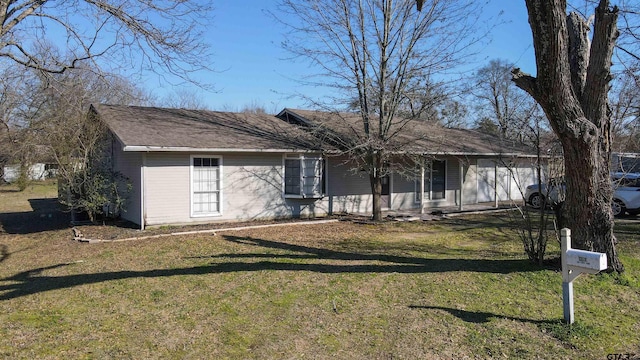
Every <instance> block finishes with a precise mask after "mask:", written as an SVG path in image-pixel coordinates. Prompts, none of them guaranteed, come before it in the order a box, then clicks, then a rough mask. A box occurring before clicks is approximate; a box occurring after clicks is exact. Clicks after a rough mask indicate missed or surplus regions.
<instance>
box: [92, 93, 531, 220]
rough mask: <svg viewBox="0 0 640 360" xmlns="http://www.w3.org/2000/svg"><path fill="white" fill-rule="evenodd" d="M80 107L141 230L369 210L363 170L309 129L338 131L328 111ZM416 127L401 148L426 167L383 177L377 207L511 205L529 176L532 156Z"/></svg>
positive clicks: (465, 135) (486, 139)
mask: <svg viewBox="0 0 640 360" xmlns="http://www.w3.org/2000/svg"><path fill="white" fill-rule="evenodd" d="M90 114H91V115H92V116H94V117H95V119H96V121H102V122H104V124H106V126H107V128H108V129H109V132H110V134H111V135H112V136H111V141H112V151H111V161H112V166H113V168H114V170H117V171H119V172H121V173H122V174H123V175H125V176H126V177H127V178H128V179H129V180H130V182H131V185H132V190H131V193H130V195H129V203H128V206H127V210H126V212H124V213H123V214H122V217H123V218H125V219H127V220H130V221H132V222H134V223H136V224H139V225H140V226H141V227H142V228H144V227H146V226H158V225H165V224H190V223H203V222H214V221H240V220H251V219H269V218H287V217H316V216H326V215H328V214H334V213H343V212H349V213H367V212H368V213H371V211H372V210H371V209H372V195H371V191H370V189H371V187H370V185H369V178H368V175H367V174H366V173H365V172H363V171H358V169H357V168H354V167H353V165H351V164H350V163H349V162H348V158H347V157H346V156H345V155H340V151H338V149H337V145H336V144H335V143H333V142H332V141H329V140H330V139H327V137H326V136H320V135H319V134H320V133H319V132H317V131H316V130H317V127H312V126H311V125H314V126H315V125H318V124H321V125H322V126H326V128H327V129H333V130H335V131H336V132H339V129H338V128H339V127H340V125H339V123H338V122H337V120H336V118H335V117H334V116H333V115H332V114H329V113H323V112H314V111H304V110H295V109H284V110H283V111H282V112H280V114H278V115H277V116H272V115H267V114H253V113H230V112H216V111H203V110H185V109H167V108H156V107H137V106H116V105H95V106H92V107H91V109H90ZM333 130H332V131H333ZM422 130H425V131H426V132H427V133H428V134H429V136H425V137H422V138H420V139H419V140H416V141H413V143H412V145H411V147H410V148H411V149H412V150H411V151H417V150H416V149H422V150H420V153H421V154H424V155H425V156H429V159H431V160H429V161H430V166H429V167H428V168H425V170H424V172H422V176H419V177H414V178H410V177H407V176H406V174H400V173H398V174H396V173H393V174H391V175H390V176H388V177H387V178H386V181H385V183H384V186H383V207H384V208H386V209H392V210H409V209H417V208H419V207H420V206H421V205H422V206H424V207H427V208H437V207H442V206H459V207H463V206H464V205H465V204H474V203H479V202H487V201H496V202H497V201H499V200H500V201H502V200H509V199H513V200H518V199H521V198H522V192H523V191H524V188H525V187H526V185H528V184H531V183H534V182H535V166H534V164H535V161H536V159H535V157H534V156H532V155H529V154H527V153H526V151H523V150H522V149H517V148H514V147H510V146H507V145H504V144H501V142H500V141H499V140H498V139H497V138H495V137H491V136H489V135H485V134H481V133H478V132H476V131H472V130H464V129H447V128H443V127H438V126H433V127H432V128H429V129H422ZM398 156H402V154H400V153H399V155H398ZM423 179H424V180H423ZM420 180H423V181H424V182H423V186H421V185H420ZM421 189H424V193H422V194H421V191H420V190H421Z"/></svg>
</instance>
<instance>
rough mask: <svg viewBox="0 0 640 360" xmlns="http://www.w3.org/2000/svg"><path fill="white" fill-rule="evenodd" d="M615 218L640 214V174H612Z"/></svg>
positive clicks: (612, 207)
mask: <svg viewBox="0 0 640 360" xmlns="http://www.w3.org/2000/svg"><path fill="white" fill-rule="evenodd" d="M611 180H612V181H613V188H614V189H615V191H614V193H613V204H612V205H611V209H612V211H613V215H614V216H622V215H624V214H625V212H627V213H629V215H638V214H640V173H612V174H611Z"/></svg>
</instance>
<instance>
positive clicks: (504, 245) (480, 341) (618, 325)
mask: <svg viewBox="0 0 640 360" xmlns="http://www.w3.org/2000/svg"><path fill="white" fill-rule="evenodd" d="M5 211H6V210H5ZM0 219H5V220H3V221H6V219H7V218H6V217H5V218H0ZM2 225H3V226H4V228H5V229H7V228H9V229H14V228H20V227H19V226H15V225H7V224H5V223H3V224H2ZM619 229H620V234H619V238H620V252H621V253H622V256H623V261H624V263H625V265H626V266H627V273H625V274H624V275H623V276H611V275H601V276H588V277H581V278H579V279H578V280H576V283H575V285H574V291H575V301H576V318H577V319H578V323H577V324H576V325H574V326H573V327H571V328H569V327H567V326H565V325H563V324H562V323H561V321H560V319H561V318H562V298H561V277H560V274H559V273H558V272H557V271H555V270H554V269H540V268H538V267H535V266H532V265H530V264H529V263H528V262H527V261H526V260H525V257H524V255H523V254H522V251H521V246H520V244H519V242H518V240H516V238H515V237H514V235H513V234H512V233H511V231H510V230H509V227H508V224H506V223H505V222H504V220H503V219H501V218H500V217H497V216H494V217H473V218H466V219H455V220H447V221H443V222H430V223H383V224H379V225H361V224H354V223H351V222H338V223H332V224H324V225H311V226H291V227H286V228H265V229H256V230H246V231H242V232H233V233H220V234H218V235H215V236H214V235H197V236H180V237H169V238H159V239H152V240H141V241H133V242H122V243H101V244H83V243H76V242H72V241H70V234H71V233H70V231H69V229H60V230H47V231H32V232H24V231H23V233H20V232H11V231H7V232H6V233H4V234H0V250H1V253H0V324H2V325H0V357H4V358H25V359H26V358H29V359H32V358H51V359H58V358H89V359H111V358H134V359H142V358H193V359H200V358H223V359H224V358H241V359H245V358H255V359H283V358H284V359H286V358H292V359H301V358H313V359H329V358H345V359H347V358H348V359H391V358H393V359H418V358H422V359H438V358H442V359H458V358H469V359H474V358H523V359H536V358H541V359H550V358H554V359H556V358H566V359H576V358H597V359H600V358H601V359H605V358H607V354H609V353H640V343H639V341H638V336H637V334H638V333H639V332H640V322H639V319H638V316H637V314H638V313H639V310H640V301H639V300H640V281H639V280H638V279H639V274H640V260H639V259H640V254H639V253H638V244H639V242H640V235H639V233H640V224H637V223H628V224H625V225H623V226H620V227H619ZM5 231H6V230H5ZM93 231H96V232H97V233H99V231H100V230H99V229H98V228H96V229H94V230H93ZM557 251H558V250H557V246H555V244H554V246H552V247H551V249H550V255H552V256H553V255H554V254H556V255H557Z"/></svg>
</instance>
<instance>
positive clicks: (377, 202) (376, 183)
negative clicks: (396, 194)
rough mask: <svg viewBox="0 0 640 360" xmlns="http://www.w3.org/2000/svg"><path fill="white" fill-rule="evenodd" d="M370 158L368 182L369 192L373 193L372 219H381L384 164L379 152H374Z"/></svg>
mask: <svg viewBox="0 0 640 360" xmlns="http://www.w3.org/2000/svg"><path fill="white" fill-rule="evenodd" d="M371 160H372V161H371V162H372V164H371V165H372V166H373V169H372V170H371V171H369V182H370V183H371V194H373V204H372V205H373V206H372V207H373V214H372V218H373V220H374V221H382V201H381V200H382V199H381V198H382V177H383V171H382V169H383V168H382V166H383V165H384V164H383V161H382V156H380V154H374V155H373V156H372V159H371Z"/></svg>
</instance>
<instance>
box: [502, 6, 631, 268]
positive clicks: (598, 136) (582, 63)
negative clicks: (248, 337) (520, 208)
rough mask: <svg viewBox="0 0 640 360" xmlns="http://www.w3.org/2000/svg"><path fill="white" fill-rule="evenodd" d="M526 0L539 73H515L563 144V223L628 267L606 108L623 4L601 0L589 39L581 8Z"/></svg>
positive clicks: (580, 243)
mask: <svg viewBox="0 0 640 360" xmlns="http://www.w3.org/2000/svg"><path fill="white" fill-rule="evenodd" d="M525 1H526V4H527V10H528V12H529V23H530V25H531V30H532V33H533V43H534V48H535V54H536V65H537V70H538V71H537V72H538V75H537V77H532V76H529V75H526V74H524V73H522V72H521V71H520V70H519V69H514V71H513V75H514V76H513V80H514V81H515V83H516V85H517V86H518V87H520V88H521V89H523V90H525V91H527V92H528V93H529V94H530V95H531V96H532V97H533V98H534V99H535V100H536V101H537V102H538V103H539V104H540V106H541V107H542V109H543V110H544V112H545V114H546V115H547V118H548V119H549V122H550V124H551V127H552V128H553V130H554V132H555V134H556V135H557V136H558V138H559V139H560V141H561V143H562V147H563V150H564V157H565V177H566V180H567V198H566V202H565V205H564V206H563V215H562V220H563V223H564V225H565V226H567V227H569V228H570V229H571V231H572V233H573V235H574V236H572V238H573V239H574V240H575V246H576V247H578V248H583V249H587V250H593V251H599V252H605V253H606V254H607V260H608V262H609V268H610V269H611V270H615V271H618V272H622V271H623V270H624V267H623V266H622V263H621V262H620V260H619V259H618V255H617V252H616V249H615V236H614V234H613V217H612V215H611V198H612V193H613V191H612V187H611V179H610V174H609V171H610V163H609V157H610V152H611V134H610V125H611V121H610V118H609V115H608V113H607V103H608V98H607V94H608V90H609V85H608V83H609V81H610V80H611V72H610V70H611V57H612V55H613V47H614V45H615V41H616V38H617V36H618V31H617V28H616V21H617V14H618V9H617V8H613V9H612V8H610V7H609V1H607V0H601V1H600V3H599V5H598V8H597V9H596V16H595V24H594V31H593V42H592V44H589V40H588V33H589V27H588V25H587V23H586V21H585V20H584V19H582V18H581V17H579V16H578V15H577V14H571V15H569V16H567V14H566V1H564V0H553V1H539V0H525Z"/></svg>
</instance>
